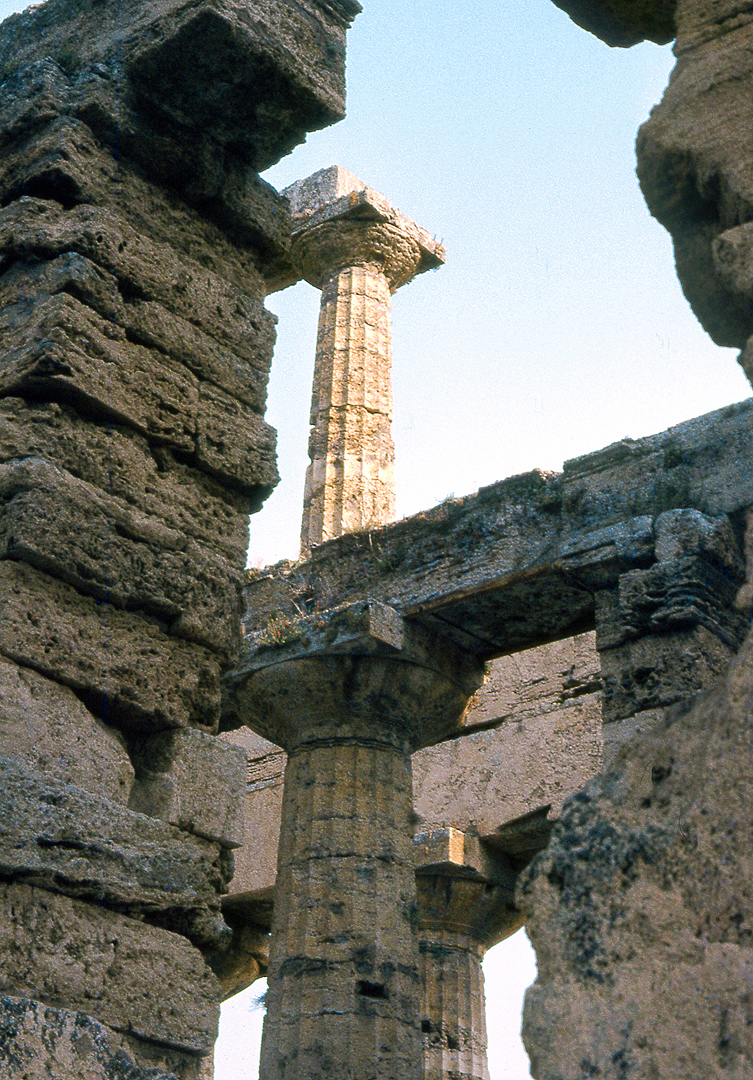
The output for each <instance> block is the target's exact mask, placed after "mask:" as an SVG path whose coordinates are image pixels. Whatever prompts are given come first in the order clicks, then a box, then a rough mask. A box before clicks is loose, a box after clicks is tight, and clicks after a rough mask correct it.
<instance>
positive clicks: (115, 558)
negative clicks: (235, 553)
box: [0, 458, 242, 656]
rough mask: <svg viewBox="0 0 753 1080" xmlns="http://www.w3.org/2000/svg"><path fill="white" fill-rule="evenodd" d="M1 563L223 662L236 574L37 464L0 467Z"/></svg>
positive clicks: (232, 629) (231, 631) (231, 628)
mask: <svg viewBox="0 0 753 1080" xmlns="http://www.w3.org/2000/svg"><path fill="white" fill-rule="evenodd" d="M0 500H2V509H0V558H6V559H7V558H11V559H18V560H21V561H23V562H28V563H30V564H31V565H32V566H36V567H37V568H38V569H40V570H44V571H46V572H47V573H50V574H52V575H53V576H54V577H56V578H59V579H60V580H62V581H67V582H68V583H69V584H71V585H73V586H74V587H75V588H76V589H77V590H78V591H79V592H83V593H87V594H89V595H91V596H95V597H97V598H98V599H100V600H106V601H107V602H108V603H110V604H113V605H114V606H116V607H120V608H126V609H129V610H136V609H140V610H141V611H145V612H146V613H147V614H149V615H154V616H156V617H157V618H159V619H162V620H163V621H164V622H166V623H167V624H168V626H169V627H170V630H171V632H172V633H175V634H177V635H178V636H179V637H185V638H188V639H189V640H193V641H196V642H198V643H199V644H201V645H205V646H206V647H207V648H210V649H215V650H216V651H217V652H219V653H221V654H224V655H225V656H227V655H230V656H232V655H233V654H234V653H235V651H236V650H237V647H238V642H239V640H240V635H239V627H238V612H239V593H240V587H241V580H242V579H241V575H240V573H238V571H236V570H235V568H234V567H233V566H232V565H230V564H229V563H228V562H227V560H225V559H223V558H222V557H221V556H217V555H215V554H214V552H213V551H212V550H211V548H209V547H207V546H205V545H203V544H201V543H200V542H198V541H192V540H188V541H187V540H186V538H185V537H184V536H183V535H181V534H180V533H177V532H174V531H173V530H171V529H168V528H167V527H166V526H165V525H164V523H163V522H161V521H160V520H159V519H155V518H153V517H147V516H146V515H144V514H141V513H139V512H138V511H136V510H134V509H133V507H130V506H128V504H127V503H124V502H123V501H121V500H120V499H116V498H113V497H112V496H110V495H106V494H105V493H104V492H103V491H101V490H100V489H98V488H96V487H94V486H93V485H91V484H87V483H86V482H85V481H82V480H77V479H75V478H74V477H72V476H70V474H69V473H66V472H64V471H63V470H62V469H60V468H58V467H57V466H55V465H52V464H51V463H50V462H48V461H44V460H43V459H39V458H26V459H24V460H22V461H11V462H7V463H6V464H4V465H0Z"/></svg>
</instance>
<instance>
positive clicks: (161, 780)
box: [128, 729, 253, 848]
mask: <svg viewBox="0 0 753 1080" xmlns="http://www.w3.org/2000/svg"><path fill="white" fill-rule="evenodd" d="M134 759H135V762H136V769H137V782H136V785H135V787H134V789H133V792H132V794H131V799H130V802H129V804H128V805H129V807H130V809H131V810H135V811H138V812H139V813H141V814H148V815H149V816H150V817H156V818H161V820H162V821H169V822H170V823H171V824H172V825H178V826H180V828H181V829H187V830H188V832H191V833H194V834H195V835H196V836H203V837H204V838H205V839H206V840H216V841H217V842H218V843H219V844H222V845H223V847H229V848H236V847H240V846H241V845H242V844H243V842H244V831H245V791H246V755H245V754H244V753H243V751H242V750H240V749H239V748H236V747H235V746H232V745H230V744H229V743H228V742H226V741H225V740H223V739H218V738H216V737H215V736H212V735H206V734H205V733H204V732H201V731H193V730H191V729H184V730H182V731H165V732H161V733H160V734H159V735H153V736H151V737H150V738H148V739H145V740H143V741H142V742H140V743H139V744H138V748H137V750H136V751H135V754H134ZM249 842H250V843H253V836H249Z"/></svg>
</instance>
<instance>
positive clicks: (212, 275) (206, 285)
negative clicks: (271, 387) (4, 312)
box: [0, 198, 274, 363]
mask: <svg viewBox="0 0 753 1080" xmlns="http://www.w3.org/2000/svg"><path fill="white" fill-rule="evenodd" d="M0 251H3V252H13V254H14V255H15V257H16V258H17V259H28V260H33V259H34V258H37V259H40V258H43V259H55V258H57V257H58V256H61V255H64V254H66V253H67V252H70V251H75V252H76V253H77V254H78V255H80V256H83V257H85V258H86V259H89V260H90V261H91V262H93V263H94V264H96V265H97V266H99V267H100V268H101V269H102V270H104V271H105V272H106V273H109V274H112V275H113V276H114V278H115V280H116V281H117V283H118V286H119V288H120V289H121V291H122V292H123V293H125V294H126V295H128V296H136V297H138V298H140V299H142V300H144V301H153V302H156V303H159V304H163V305H164V306H165V307H166V308H167V309H168V310H169V311H172V312H173V313H174V314H176V315H179V316H181V317H182V318H184V319H186V320H187V321H188V322H190V323H192V324H193V325H194V326H197V327H198V328H199V329H200V330H202V331H204V333H206V334H208V335H209V336H210V337H212V338H213V339H214V340H215V341H218V342H222V343H225V344H226V345H228V346H230V347H232V348H234V349H235V348H237V349H239V351H240V354H241V356H244V357H247V358H249V359H251V358H253V360H252V361H251V362H254V361H255V362H257V363H258V362H259V358H258V353H257V352H256V350H253V352H252V350H250V349H249V348H248V343H249V340H251V341H254V340H259V339H260V340H261V357H262V358H264V357H265V355H267V356H268V353H269V347H270V344H271V342H270V334H271V329H272V326H273V324H274V316H273V315H271V314H270V313H269V312H268V311H265V309H264V307H263V306H262V304H261V302H260V301H259V299H257V298H256V297H254V296H251V295H249V294H248V293H246V292H244V291H243V290H242V289H240V288H238V287H237V286H236V285H234V284H233V283H232V280H228V279H227V278H224V277H222V276H221V275H220V274H219V273H218V272H217V271H216V270H212V269H208V268H207V267H206V266H204V265H203V264H202V263H201V262H199V261H197V260H196V259H194V258H191V257H190V256H189V255H184V254H182V253H181V251H180V250H177V251H176V248H175V246H174V245H172V244H168V243H166V242H165V241H164V240H152V239H150V237H149V234H148V233H147V234H146V235H144V234H143V233H141V232H138V231H137V230H136V229H135V228H134V227H133V226H132V225H131V224H129V222H128V221H127V220H125V219H124V218H123V217H121V216H120V215H119V214H118V213H116V212H115V211H113V210H112V209H109V208H104V207H96V206H78V207H74V208H73V209H71V210H69V211H65V210H63V209H62V208H61V207H60V206H59V205H58V204H57V203H55V202H52V201H48V200H43V199H35V198H21V199H18V200H16V202H14V203H11V205H10V206H6V207H4V208H3V209H2V210H0ZM197 254H200V255H201V256H202V257H203V249H202V250H201V251H200V252H197Z"/></svg>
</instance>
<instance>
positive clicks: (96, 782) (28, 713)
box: [0, 657, 134, 804]
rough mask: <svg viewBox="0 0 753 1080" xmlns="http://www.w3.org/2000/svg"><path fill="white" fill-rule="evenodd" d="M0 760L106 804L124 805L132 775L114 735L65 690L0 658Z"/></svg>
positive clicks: (124, 754) (131, 769)
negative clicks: (102, 799)
mask: <svg viewBox="0 0 753 1080" xmlns="http://www.w3.org/2000/svg"><path fill="white" fill-rule="evenodd" d="M0 702H2V707H1V708H0V757H4V758H13V759H14V760H16V761H18V762H21V763H22V764H24V765H25V766H27V767H29V768H30V769H33V770H35V771H39V772H40V773H41V774H43V775H44V776H45V777H46V778H47V780H48V781H52V780H57V781H59V782H61V783H63V784H75V785H76V787H79V788H83V789H84V790H85V791H89V792H92V793H93V794H96V795H101V796H102V797H103V798H105V799H108V800H109V801H110V802H116V803H123V804H125V803H126V802H127V801H128V798H129V795H130V793H131V787H132V786H133V779H134V771H133V766H132V765H131V762H130V759H129V757H128V754H127V752H126V749H125V746H124V745H123V739H122V737H121V736H120V734H119V733H118V732H116V731H114V730H113V729H112V728H107V727H105V725H104V724H102V723H101V721H100V720H98V719H96V717H94V716H92V714H91V713H90V712H89V711H88V709H86V708H84V706H83V705H82V703H81V702H80V701H79V699H78V698H77V697H76V696H75V694H73V693H72V692H71V691H70V690H69V689H68V687H66V686H60V684H59V683H56V682H52V681H51V680H50V679H45V678H43V677H42V676H41V675H39V674H38V673H37V672H36V671H33V670H32V669H31V668H24V667H19V666H18V665H17V664H13V663H11V662H10V661H8V660H6V659H5V658H3V657H0Z"/></svg>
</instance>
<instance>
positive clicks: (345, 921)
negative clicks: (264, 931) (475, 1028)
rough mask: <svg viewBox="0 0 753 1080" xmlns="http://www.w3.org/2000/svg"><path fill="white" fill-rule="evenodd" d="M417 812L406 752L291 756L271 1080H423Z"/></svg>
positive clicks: (275, 951)
mask: <svg viewBox="0 0 753 1080" xmlns="http://www.w3.org/2000/svg"><path fill="white" fill-rule="evenodd" d="M411 812H412V781H411V765H410V756H409V754H408V753H407V752H406V751H403V750H400V749H396V748H395V747H391V746H387V745H379V744H376V743H374V744H370V743H369V742H368V741H364V742H348V743H341V742H337V741H335V742H334V743H329V744H328V743H319V744H314V745H306V746H303V747H301V748H299V749H297V750H295V751H294V752H293V753H291V755H290V757H289V759H288V764H287V768H286V774H285V791H284V797H283V810H282V828H281V839H280V852H279V861H278V874H277V885H276V889H275V898H276V899H275V919H274V923H275V929H274V934H273V940H272V947H271V956H270V965H269V992H268V1013H267V1021H266V1024H265V1029H264V1040H263V1045H262V1061H261V1076H262V1078H263V1080H283V1078H284V1080H325V1078H326V1080H332V1078H340V1077H342V1078H346V1077H347V1078H348V1080H376V1078H378V1080H420V1076H421V1070H420V1061H421V1035H420V1031H419V1026H418V1012H419V974H418V956H417V949H416V940H415V926H414V920H415V873H414V867H413V850H412V847H413V842H412V837H411V829H410V816H411Z"/></svg>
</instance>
